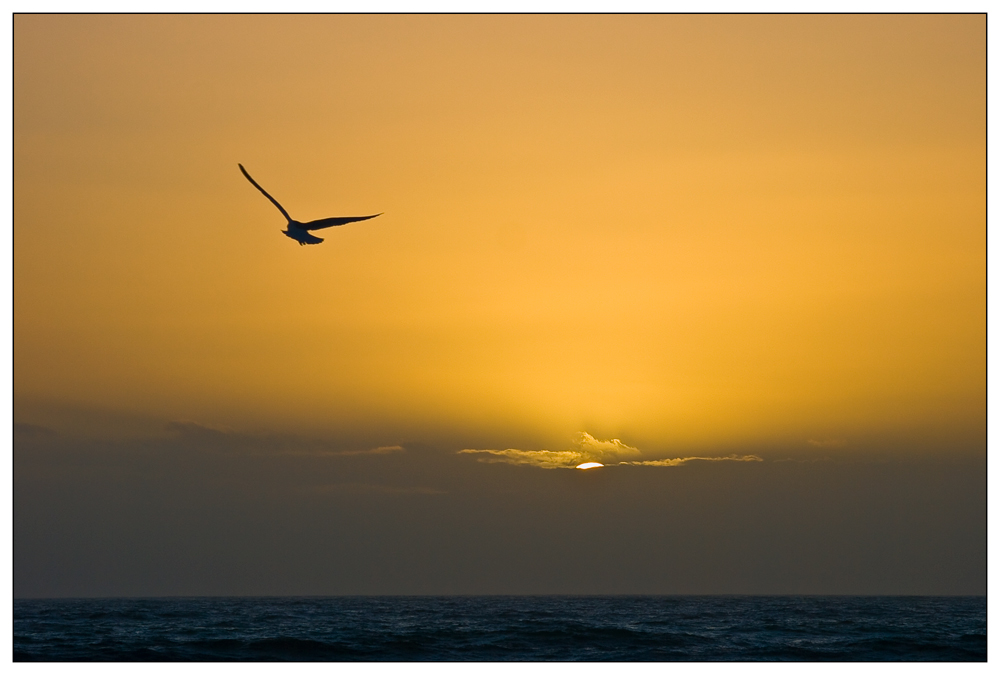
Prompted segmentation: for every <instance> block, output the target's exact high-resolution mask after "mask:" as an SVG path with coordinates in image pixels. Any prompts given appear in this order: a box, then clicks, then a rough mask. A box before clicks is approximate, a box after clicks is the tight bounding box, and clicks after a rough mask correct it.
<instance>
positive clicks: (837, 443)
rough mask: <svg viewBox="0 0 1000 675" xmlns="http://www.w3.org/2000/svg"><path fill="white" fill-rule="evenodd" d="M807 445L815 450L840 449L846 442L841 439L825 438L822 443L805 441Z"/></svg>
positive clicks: (811, 440) (810, 440)
mask: <svg viewBox="0 0 1000 675" xmlns="http://www.w3.org/2000/svg"><path fill="white" fill-rule="evenodd" d="M806 442H807V443H808V444H809V445H813V446H815V447H817V448H842V447H844V446H845V445H847V441H845V440H844V439H842V438H827V439H825V440H822V441H816V440H813V439H811V438H810V439H809V440H808V441H806Z"/></svg>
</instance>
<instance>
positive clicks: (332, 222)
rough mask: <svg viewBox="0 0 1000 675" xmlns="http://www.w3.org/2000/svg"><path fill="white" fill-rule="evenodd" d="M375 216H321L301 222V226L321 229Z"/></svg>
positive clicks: (306, 228) (377, 214)
mask: <svg viewBox="0 0 1000 675" xmlns="http://www.w3.org/2000/svg"><path fill="white" fill-rule="evenodd" d="M381 215H382V214H381V213H376V214H375V216H381ZM375 216H345V217H343V218H323V219H321V220H312V221H310V222H308V223H302V225H301V227H302V229H303V230H322V229H323V228H324V227H336V226H337V225H344V224H346V223H356V222H358V221H359V220H368V219H369V218H374V217H375Z"/></svg>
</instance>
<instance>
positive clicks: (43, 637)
mask: <svg viewBox="0 0 1000 675" xmlns="http://www.w3.org/2000/svg"><path fill="white" fill-rule="evenodd" d="M14 660H15V661H985V660H986V598H985V597H871V596H864V597H847V596H468V597H462V596H458V597H455V596H449V597H422V596H416V597H328V598H181V599H177V598H165V599H97V600H94V599H88V600H15V601H14Z"/></svg>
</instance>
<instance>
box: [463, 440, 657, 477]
mask: <svg viewBox="0 0 1000 675" xmlns="http://www.w3.org/2000/svg"><path fill="white" fill-rule="evenodd" d="M573 445H574V446H576V447H575V448H574V449H572V450H517V449H515V448H508V449H506V450H471V449H466V450H460V451H459V454H478V455H483V456H482V457H480V458H479V461H480V462H487V463H496V462H500V463H504V464H522V465H527V466H535V467H538V468H540V469H572V468H574V467H576V466H577V465H578V464H583V463H584V462H600V463H601V464H605V465H607V464H608V463H612V464H615V463H618V462H619V461H620V460H621V459H622V458H623V457H634V456H635V455H639V454H641V453H640V452H639V450H638V449H637V448H633V447H632V446H630V445H625V444H624V443H622V442H621V441H620V440H618V439H617V438H612V439H611V440H610V441H601V440H598V439H596V438H594V437H593V436H591V435H590V434H588V433H587V432H585V431H581V432H579V433H578V434H577V435H576V438H575V439H574V440H573Z"/></svg>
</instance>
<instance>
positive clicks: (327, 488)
mask: <svg viewBox="0 0 1000 675" xmlns="http://www.w3.org/2000/svg"><path fill="white" fill-rule="evenodd" d="M303 492H307V493H316V494H327V493H343V494H379V495H444V494H448V493H447V492H445V491H444V490H438V489H437V488H430V487H422V486H414V487H410V486H402V487H401V486H395V485H376V484H373V483H329V484H325V485H312V486H309V487H306V488H304V489H303Z"/></svg>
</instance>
